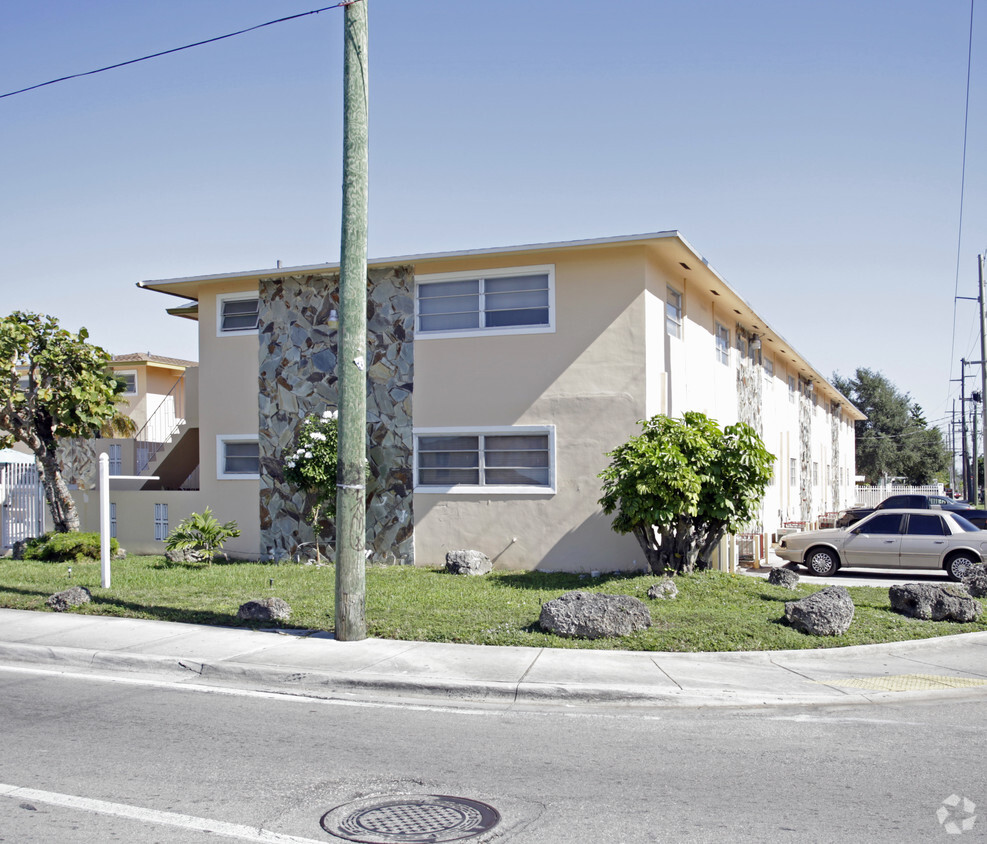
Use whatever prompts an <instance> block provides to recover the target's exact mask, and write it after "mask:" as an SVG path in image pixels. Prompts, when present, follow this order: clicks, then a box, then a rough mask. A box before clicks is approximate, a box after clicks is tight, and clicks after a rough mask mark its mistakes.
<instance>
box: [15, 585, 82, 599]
mask: <svg viewBox="0 0 987 844" xmlns="http://www.w3.org/2000/svg"><path fill="white" fill-rule="evenodd" d="M69 585H70V586H71V584H69ZM65 588H66V589H68V588H69V586H66V587H65ZM5 592H12V593H14V594H15V595H37V596H39V597H45V598H48V597H49V596H50V595H51V594H52V593H51V592H46V591H44V590H41V589H19V588H18V587H16V586H3V587H0V595H2V594H4V593H5Z"/></svg>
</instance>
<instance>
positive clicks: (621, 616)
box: [538, 592, 651, 639]
mask: <svg viewBox="0 0 987 844" xmlns="http://www.w3.org/2000/svg"><path fill="white" fill-rule="evenodd" d="M538 624H539V625H540V626H541V628H542V630H547V631H548V632H549V633H555V634H557V635H559V636H567V637H571V638H580V639H602V638H604V637H614V636H628V635H630V634H631V633H633V632H635V631H636V630H646V629H647V628H648V627H650V626H651V613H650V611H649V610H648V607H647V605H646V604H645V603H644V601H642V600H640V599H639V598H634V597H632V596H631V595H600V594H598V593H596V592H568V593H566V594H565V595H562V596H561V597H559V598H554V599H553V600H551V601H546V602H545V603H544V604H542V608H541V615H540V616H539V618H538Z"/></svg>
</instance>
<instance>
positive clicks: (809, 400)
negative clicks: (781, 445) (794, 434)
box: [799, 377, 815, 522]
mask: <svg viewBox="0 0 987 844" xmlns="http://www.w3.org/2000/svg"><path fill="white" fill-rule="evenodd" d="M809 383H810V382H808V381H804V380H802V378H801V377H800V378H799V464H800V465H799V468H800V470H801V472H800V476H799V487H800V493H801V495H800V503H801V507H802V512H801V514H800V516H801V519H802V521H803V522H809V521H812V506H813V501H812V411H813V410H814V409H815V403H814V402H813V397H812V395H811V394H810V393H809V392H808V391H809Z"/></svg>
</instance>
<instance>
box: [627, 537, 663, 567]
mask: <svg viewBox="0 0 987 844" xmlns="http://www.w3.org/2000/svg"><path fill="white" fill-rule="evenodd" d="M634 538H635V539H637V542H638V544H639V545H640V546H641V548H642V549H643V550H644V559H645V561H646V562H647V563H648V568H649V569H651V571H652V572H654V573H655V574H661V573H662V572H663V571H664V568H663V564H662V561H661V548H660V546H659V545H658V540H657V539H656V537H655V529H654V528H653V527H650V526H649V527H648V528H647V529H645V528H642V527H635V528H634Z"/></svg>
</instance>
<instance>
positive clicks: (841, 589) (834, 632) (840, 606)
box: [785, 586, 854, 636]
mask: <svg viewBox="0 0 987 844" xmlns="http://www.w3.org/2000/svg"><path fill="white" fill-rule="evenodd" d="M853 612H854V607H853V599H852V598H851V597H850V593H849V592H848V591H847V589H846V587H845V586H827V587H826V588H825V589H820V590H819V591H818V592H814V593H813V594H812V595H809V596H808V597H806V598H802V600H800V601H787V602H786V603H785V620H786V621H787V622H788V623H789V624H790V625H792V627H794V628H795V629H796V630H798V631H800V632H801V633H806V634H807V635H809V636H842V635H843V634H844V633H846V632H847V630H849V629H850V622H852V621H853Z"/></svg>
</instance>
